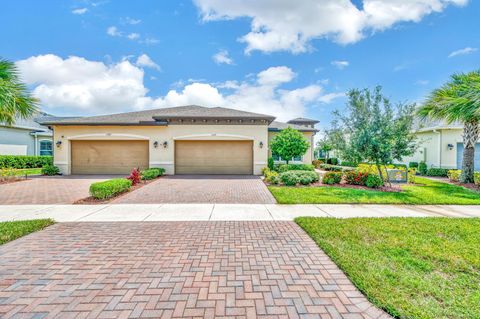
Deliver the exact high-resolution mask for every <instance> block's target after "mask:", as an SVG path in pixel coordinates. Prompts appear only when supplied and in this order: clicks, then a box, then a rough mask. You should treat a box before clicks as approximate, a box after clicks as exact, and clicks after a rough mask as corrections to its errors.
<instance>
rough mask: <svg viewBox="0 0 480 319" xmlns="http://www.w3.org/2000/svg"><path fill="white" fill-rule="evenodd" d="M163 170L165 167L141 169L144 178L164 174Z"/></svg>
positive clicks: (148, 178) (153, 177)
mask: <svg viewBox="0 0 480 319" xmlns="http://www.w3.org/2000/svg"><path fill="white" fill-rule="evenodd" d="M162 170H163V172H164V171H165V170H164V169H163V168H149V169H145V170H143V171H141V172H140V174H141V177H142V179H143V180H150V179H155V178H157V177H158V176H161V175H163V172H162Z"/></svg>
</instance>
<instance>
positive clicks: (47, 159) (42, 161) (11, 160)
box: [0, 155, 53, 169]
mask: <svg viewBox="0 0 480 319" xmlns="http://www.w3.org/2000/svg"><path fill="white" fill-rule="evenodd" d="M47 165H53V157H52V156H28V155H0V168H17V169H22V168H41V167H44V166H47Z"/></svg>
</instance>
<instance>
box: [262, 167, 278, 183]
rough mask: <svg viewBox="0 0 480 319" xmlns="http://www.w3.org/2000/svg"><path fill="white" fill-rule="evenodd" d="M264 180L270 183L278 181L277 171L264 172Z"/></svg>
mask: <svg viewBox="0 0 480 319" xmlns="http://www.w3.org/2000/svg"><path fill="white" fill-rule="evenodd" d="M265 180H266V181H267V182H268V183H270V184H278V183H280V178H279V175H278V173H277V172H275V171H271V170H268V171H267V172H266V174H265Z"/></svg>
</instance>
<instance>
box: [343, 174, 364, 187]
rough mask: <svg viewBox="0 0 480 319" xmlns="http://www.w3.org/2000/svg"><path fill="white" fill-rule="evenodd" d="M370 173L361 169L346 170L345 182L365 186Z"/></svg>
mask: <svg viewBox="0 0 480 319" xmlns="http://www.w3.org/2000/svg"><path fill="white" fill-rule="evenodd" d="M368 176H369V173H365V172H360V171H356V170H355V171H347V172H345V182H346V183H347V184H349V185H362V186H365V185H366V183H367V178H368Z"/></svg>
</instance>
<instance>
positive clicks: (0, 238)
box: [0, 219, 54, 245]
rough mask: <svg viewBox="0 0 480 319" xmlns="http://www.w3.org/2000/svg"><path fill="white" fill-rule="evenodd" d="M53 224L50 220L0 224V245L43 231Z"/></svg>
mask: <svg viewBox="0 0 480 319" xmlns="http://www.w3.org/2000/svg"><path fill="white" fill-rule="evenodd" d="M53 223H54V221H53V220H52V219H36V220H19V221H13V222H0V245H2V244H5V243H7V242H9V241H12V240H15V239H17V238H20V237H22V236H25V235H28V234H30V233H33V232H36V231H38V230H41V229H44V228H45V227H47V226H50V225H52V224H53Z"/></svg>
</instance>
